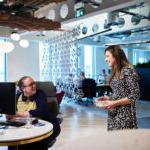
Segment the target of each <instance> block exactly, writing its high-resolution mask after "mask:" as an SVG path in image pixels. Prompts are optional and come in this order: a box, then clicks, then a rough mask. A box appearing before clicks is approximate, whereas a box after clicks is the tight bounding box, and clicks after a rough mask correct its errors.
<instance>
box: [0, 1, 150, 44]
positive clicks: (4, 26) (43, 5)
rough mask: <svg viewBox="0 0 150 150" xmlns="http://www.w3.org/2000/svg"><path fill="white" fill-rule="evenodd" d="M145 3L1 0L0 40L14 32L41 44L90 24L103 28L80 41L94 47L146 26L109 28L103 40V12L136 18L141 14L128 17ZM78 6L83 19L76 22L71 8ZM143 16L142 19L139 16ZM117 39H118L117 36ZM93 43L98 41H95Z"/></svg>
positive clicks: (83, 36)
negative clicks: (51, 16) (63, 8)
mask: <svg viewBox="0 0 150 150" xmlns="http://www.w3.org/2000/svg"><path fill="white" fill-rule="evenodd" d="M148 2H150V0H138V2H137V0H112V1H111V3H110V0H4V1H3V2H0V37H9V36H10V34H11V32H12V31H14V30H17V31H18V32H19V33H20V34H21V36H22V37H23V38H27V39H29V40H44V39H47V38H49V37H51V36H55V35H57V34H59V33H60V31H69V30H71V29H72V28H73V27H75V26H80V27H81V30H82V27H83V26H85V25H89V28H92V25H93V24H101V25H102V27H100V29H99V30H98V31H97V32H89V33H87V34H82V33H81V35H80V38H81V39H82V38H83V39H84V38H86V37H87V39H89V40H90V41H92V42H97V43H98V42H99V39H100V38H101V39H102V38H108V37H109V38H111V39H116V38H114V37H115V36H116V35H117V33H118V32H120V36H123V37H124V36H126V34H127V33H126V32H127V31H128V30H132V32H133V30H134V29H138V28H139V29H141V28H143V27H145V26H146V25H143V24H144V23H145V22H144V23H142V24H140V25H136V26H134V25H133V26H128V24H127V23H125V25H124V26H123V28H117V29H116V27H115V25H113V24H110V27H111V28H112V30H111V31H109V32H106V33H103V34H104V36H102V35H103V34H102V32H103V31H105V30H107V28H106V29H105V28H104V19H106V18H104V17H103V16H102V17H101V18H102V19H101V20H102V21H98V20H100V19H99V16H100V15H102V14H104V13H105V12H107V13H108V14H111V13H112V12H115V11H116V12H117V13H118V12H119V14H121V15H128V16H130V17H131V16H139V15H140V14H141V12H140V13H139V12H138V13H137V14H131V13H132V10H135V9H138V8H139V7H140V5H142V4H143V3H146V5H147V4H149V3H148ZM80 3H82V5H83V7H84V9H85V15H84V16H82V17H79V18H75V10H74V7H75V6H76V4H80ZM63 4H67V5H68V14H67V16H66V17H65V18H61V17H60V10H61V6H62V5H63ZM138 5H139V7H138ZM127 8H128V9H127ZM51 10H54V11H55V13H56V14H55V18H54V19H52V20H50V19H49V17H48V14H49V12H50V11H51ZM130 10H131V11H130ZM123 11H124V12H123ZM125 11H126V12H125ZM129 13H130V14H129ZM146 15H147V14H146ZM143 16H145V15H143V14H142V17H143ZM148 17H149V16H148ZM107 18H108V15H107ZM143 18H144V17H143ZM143 18H142V19H143ZM144 20H147V21H149V18H147V19H145V18H144ZM125 21H126V19H125ZM110 23H112V22H110ZM146 24H147V23H146ZM101 25H100V26H101ZM108 28H109V27H108ZM90 30H91V29H90ZM137 33H138V32H137ZM139 33H140V32H139ZM88 37H89V38H88ZM118 38H120V37H119V35H118ZM96 39H98V40H97V41H96ZM89 40H88V41H89Z"/></svg>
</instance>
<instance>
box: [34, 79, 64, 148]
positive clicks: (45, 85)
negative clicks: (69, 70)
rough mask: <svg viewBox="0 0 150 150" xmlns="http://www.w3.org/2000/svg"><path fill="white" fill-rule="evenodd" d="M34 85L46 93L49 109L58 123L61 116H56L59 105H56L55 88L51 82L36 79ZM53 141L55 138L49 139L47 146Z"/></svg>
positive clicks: (51, 144)
mask: <svg viewBox="0 0 150 150" xmlns="http://www.w3.org/2000/svg"><path fill="white" fill-rule="evenodd" d="M36 86H37V89H41V90H42V91H44V93H45V94H46V96H47V102H48V107H49V111H50V112H51V113H52V114H53V115H54V116H55V117H56V118H57V120H58V122H59V124H60V123H61V122H62V121H63V118H62V117H60V115H59V117H58V114H59V105H58V101H57V97H56V88H55V86H54V84H53V82H50V81H36ZM55 142H56V139H54V140H53V141H51V140H50V142H49V143H48V147H52V146H53V145H54V143H55Z"/></svg>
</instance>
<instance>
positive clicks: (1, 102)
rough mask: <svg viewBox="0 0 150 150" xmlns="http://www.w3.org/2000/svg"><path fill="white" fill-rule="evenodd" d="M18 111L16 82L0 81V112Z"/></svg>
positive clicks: (12, 113) (11, 112)
mask: <svg viewBox="0 0 150 150" xmlns="http://www.w3.org/2000/svg"><path fill="white" fill-rule="evenodd" d="M15 113H16V85H15V83H14V82H0V114H11V115H14V114H15Z"/></svg>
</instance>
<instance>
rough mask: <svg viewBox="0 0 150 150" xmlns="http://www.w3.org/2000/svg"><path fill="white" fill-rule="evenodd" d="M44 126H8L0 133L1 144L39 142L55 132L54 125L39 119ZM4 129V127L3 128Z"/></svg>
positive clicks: (13, 144)
mask: <svg viewBox="0 0 150 150" xmlns="http://www.w3.org/2000/svg"><path fill="white" fill-rule="evenodd" d="M39 122H40V123H42V124H44V125H42V126H37V125H36V126H34V125H31V127H30V128H29V127H26V126H22V127H8V128H7V129H3V130H4V133H3V134H2V133H1V134H0V146H15V145H16V146H17V145H21V144H29V143H33V142H37V141H40V140H43V139H45V138H47V137H49V136H50V135H51V134H52V132H53V125H52V124H51V123H49V122H47V121H43V120H39ZM1 130H2V129H1Z"/></svg>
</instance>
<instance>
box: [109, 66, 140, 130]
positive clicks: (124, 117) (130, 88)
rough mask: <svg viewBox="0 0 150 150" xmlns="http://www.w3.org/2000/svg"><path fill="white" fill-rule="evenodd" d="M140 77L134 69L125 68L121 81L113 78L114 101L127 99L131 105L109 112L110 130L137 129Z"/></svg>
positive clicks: (118, 107)
mask: <svg viewBox="0 0 150 150" xmlns="http://www.w3.org/2000/svg"><path fill="white" fill-rule="evenodd" d="M138 83H139V82H138V75H137V74H136V72H135V70H134V69H133V68H132V67H124V68H123V69H122V71H121V77H120V79H118V78H116V77H113V79H112V81H111V83H110V85H111V88H112V91H113V94H112V100H119V99H121V98H125V97H127V98H128V99H129V100H130V104H128V105H122V106H117V107H116V108H113V109H110V110H108V126H107V128H108V130H118V129H132V128H137V120H136V106H135V103H136V100H138V99H139V97H140V90H139V84H138Z"/></svg>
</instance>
